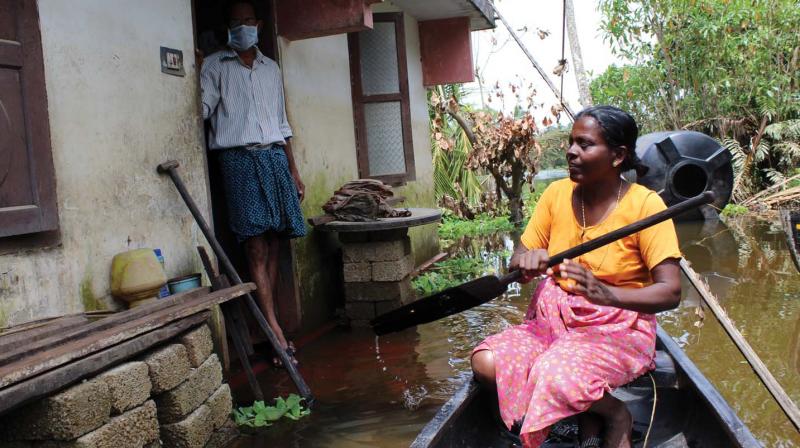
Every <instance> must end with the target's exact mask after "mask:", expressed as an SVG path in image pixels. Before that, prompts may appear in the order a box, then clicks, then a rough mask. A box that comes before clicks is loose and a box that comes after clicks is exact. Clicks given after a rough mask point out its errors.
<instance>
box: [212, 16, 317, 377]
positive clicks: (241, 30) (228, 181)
mask: <svg viewBox="0 0 800 448" xmlns="http://www.w3.org/2000/svg"><path fill="white" fill-rule="evenodd" d="M261 27H262V22H261V20H259V19H258V18H257V17H256V13H255V8H254V7H253V5H252V4H251V3H249V2H245V1H239V2H235V3H233V4H232V5H231V7H230V13H229V19H228V48H226V49H224V50H222V51H219V52H217V53H214V54H212V55H210V56H208V57H207V58H205V60H204V61H203V62H202V70H201V87H202V91H203V118H204V119H208V120H210V124H211V137H210V140H209V148H210V149H211V150H212V151H220V152H221V153H220V154H219V163H220V170H221V171H222V177H223V183H224V187H225V197H226V200H227V202H228V212H229V215H230V222H229V224H230V227H231V230H232V231H233V233H234V234H236V237H237V239H238V240H239V242H240V243H244V248H245V253H246V257H247V262H248V265H249V268H250V276H251V278H252V279H253V281H254V282H255V283H256V286H257V287H258V289H257V291H256V295H257V297H258V301H259V305H260V307H261V310H262V311H263V312H264V315H265V316H266V318H267V322H268V323H269V325H270V327H271V328H272V330H273V331H274V332H275V336H277V338H278V341H279V342H280V344H281V346H282V347H283V349H284V350H286V351H287V353H288V354H289V357H290V358H291V357H293V355H294V347H293V345H292V344H291V343H290V342H288V341H287V340H286V338H285V336H284V335H283V330H281V327H280V325H278V320H277V319H276V317H275V297H276V294H277V277H278V257H279V253H278V251H279V247H280V244H279V243H280V241H279V239H281V238H297V237H301V236H304V235H305V233H306V229H305V223H304V221H303V215H302V212H301V210H300V201H302V199H303V194H304V189H305V187H304V186H303V182H302V181H301V180H300V174H299V173H298V171H297V166H296V164H295V162H294V157H293V155H292V145H291V137H292V129H291V128H290V127H289V122H288V120H287V119H286V107H285V103H284V95H283V81H282V77H281V72H280V69H279V68H278V64H276V63H275V61H273V60H272V59H269V58H268V57H266V56H264V55H263V54H262V53H261V51H259V49H258V47H257V46H256V44H257V43H258V34H259V32H260V31H261ZM273 362H274V363H276V364H278V363H279V362H280V361H279V358H277V357H276V358H273Z"/></svg>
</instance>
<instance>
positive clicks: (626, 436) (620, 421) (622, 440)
mask: <svg viewBox="0 0 800 448" xmlns="http://www.w3.org/2000/svg"><path fill="white" fill-rule="evenodd" d="M620 404H622V403H620ZM632 429H633V417H632V416H631V413H630V412H629V411H628V408H627V407H626V406H625V405H624V404H622V406H620V407H619V410H618V411H617V412H615V413H614V416H613V417H612V418H610V419H606V433H605V444H604V445H603V446H604V447H605V448H631V447H632V446H633V444H632V443H631V430H632Z"/></svg>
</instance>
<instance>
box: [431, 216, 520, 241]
mask: <svg viewBox="0 0 800 448" xmlns="http://www.w3.org/2000/svg"><path fill="white" fill-rule="evenodd" d="M513 229H514V224H512V223H511V221H510V220H509V219H508V217H507V216H489V215H487V214H480V215H478V216H476V217H475V219H471V220H470V219H461V218H458V217H456V216H454V215H445V216H444V218H443V219H442V225H441V226H439V230H438V232H439V238H442V239H445V240H455V239H458V238H461V237H464V236H480V235H491V234H495V233H498V232H508V231H511V230H513Z"/></svg>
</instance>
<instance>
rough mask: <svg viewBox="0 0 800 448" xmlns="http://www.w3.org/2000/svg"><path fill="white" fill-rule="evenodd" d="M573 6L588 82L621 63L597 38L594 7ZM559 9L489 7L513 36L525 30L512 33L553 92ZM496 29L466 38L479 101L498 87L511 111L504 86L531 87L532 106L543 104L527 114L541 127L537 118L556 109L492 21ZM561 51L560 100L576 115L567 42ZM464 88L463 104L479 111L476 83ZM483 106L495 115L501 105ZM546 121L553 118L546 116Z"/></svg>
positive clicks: (579, 0)
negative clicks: (564, 69)
mask: <svg viewBox="0 0 800 448" xmlns="http://www.w3.org/2000/svg"><path fill="white" fill-rule="evenodd" d="M573 3H574V5H575V20H576V22H577V27H578V38H579V40H580V45H581V53H582V54H583V63H584V68H585V70H586V71H587V72H591V75H590V79H591V77H596V76H598V75H599V74H601V73H602V72H603V71H605V69H606V68H607V67H608V66H609V65H611V64H615V63H616V64H617V65H620V64H621V63H622V62H623V61H622V60H621V59H620V58H618V57H616V56H614V55H613V54H612V52H611V47H610V45H609V44H607V43H606V42H604V41H603V38H602V34H601V32H600V20H601V16H600V13H599V12H598V11H597V3H596V2H595V1H592V0H573ZM562 4H563V3H562V2H561V1H557V0H547V1H542V0H539V1H536V0H495V6H496V7H497V9H498V10H499V11H500V12H501V13H502V14H503V16H504V17H505V18H506V20H507V21H508V22H509V24H510V25H511V26H512V27H513V28H514V29H515V30H520V29H521V28H523V27H527V31H521V32H520V31H518V32H517V33H518V34H519V35H520V37H521V39H522V41H523V43H524V44H525V46H526V47H527V48H528V50H529V51H530V52H531V54H532V55H533V57H534V59H536V61H537V62H538V63H539V65H541V66H542V67H543V68H544V69H545V72H546V73H547V74H548V76H549V77H550V79H551V81H552V82H553V84H555V85H556V88H558V87H559V85H560V79H559V78H558V77H557V76H555V75H553V73H552V70H553V68H555V67H556V65H558V60H559V59H561V23H562V22H561V21H562ZM496 24H497V28H496V29H494V30H487V31H480V32H475V33H472V39H473V40H472V51H473V54H474V62H475V65H476V68H477V69H478V70H479V71H480V73H481V74H482V78H483V79H484V83H483V84H484V92H485V94H484V100H485V97H486V94H487V92H486V91H487V90H488V89H491V88H492V87H493V86H494V85H495V83H497V82H499V83H500V85H501V86H502V87H503V88H504V90H505V107H504V109H505V110H506V111H511V110H513V107H514V103H515V100H514V99H513V97H512V96H511V92H510V90H509V89H508V87H507V85H508V84H509V83H510V82H513V83H516V84H521V85H524V86H527V85H528V84H529V83H533V87H534V89H535V90H536V92H537V94H536V96H535V102H536V103H537V105H538V104H539V103H543V107H540V108H538V109H535V110H533V111H532V112H533V114H534V116H535V117H536V119H537V122H538V123H539V124H541V122H542V120H543V118H544V117H545V116H546V115H549V111H550V107H551V106H552V105H553V104H557V103H558V100H557V98H556V97H555V96H554V95H553V93H552V91H551V90H550V88H549V87H547V84H545V82H544V81H543V80H542V79H541V77H540V76H539V73H538V72H537V71H536V70H535V69H534V68H533V65H532V64H531V63H530V61H529V60H528V58H527V57H526V56H525V54H524V53H523V52H522V50H521V49H520V48H519V46H518V45H517V43H516V42H515V41H514V40H513V39H511V37H510V35H509V33H508V31H507V30H506V28H505V26H504V25H503V24H502V22H501V21H500V20H497V22H496ZM539 29H541V30H546V31H549V32H550V35H549V36H547V37H546V38H545V39H543V40H542V39H540V38H539V35H538V33H537V30H539ZM493 39H494V40H496V42H497V45H495V46H493V45H492V40H493ZM504 42H505V44H504ZM493 49H494V50H493ZM565 51H566V59H567V60H568V61H569V71H568V72H567V73H566V75H565V76H564V99H565V102H566V103H567V104H569V105H570V106H571V107H572V109H573V111H575V112H577V111H579V110H580V109H581V106H580V103H579V102H578V87H577V84H576V81H575V71H574V69H573V67H572V54H571V52H570V48H569V41H568V40H567V42H566V47H565ZM464 87H465V88H466V89H467V91H468V92H469V94H468V95H467V97H466V102H468V103H470V104H473V105H476V106H480V105H481V96H480V93H479V88H478V83H477V82H473V83H468V84H464ZM525 96H527V93H525V94H523V102H525V103H527V101H526V100H525V99H524V98H525ZM487 105H488V106H490V107H492V108H494V109H501V104H500V102H499V101H498V100H497V98H496V97H495V98H493V99H492V101H491V102H490V103H488V104H487ZM550 118H551V119H552V118H553V117H552V116H550ZM560 122H561V123H563V124H568V123H569V120H568V119H567V118H566V117H565V116H564V115H563V114H562V117H561V121H560Z"/></svg>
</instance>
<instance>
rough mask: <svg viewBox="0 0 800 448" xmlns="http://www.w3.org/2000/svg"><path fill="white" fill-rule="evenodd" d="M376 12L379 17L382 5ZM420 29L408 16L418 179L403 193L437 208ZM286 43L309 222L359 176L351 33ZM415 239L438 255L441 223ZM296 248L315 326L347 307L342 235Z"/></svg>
mask: <svg viewBox="0 0 800 448" xmlns="http://www.w3.org/2000/svg"><path fill="white" fill-rule="evenodd" d="M376 6H379V5H376ZM381 6H382V5H381ZM374 10H375V12H379V10H378V8H375V9H374ZM381 12H382V11H381ZM417 29H418V28H417V22H416V20H414V19H413V17H410V16H408V15H406V20H405V32H406V45H407V58H408V70H409V80H408V81H409V87H410V100H411V120H412V134H413V142H414V160H415V164H416V177H417V179H416V181H413V182H409V183H408V185H406V186H404V187H400V188H397V189H396V191H397V193H398V194H400V195H403V196H406V198H407V201H406V203H405V204H404V205H406V206H409V207H430V206H433V205H434V198H433V168H432V166H431V150H430V138H429V136H430V131H429V123H428V111H427V105H426V104H427V95H426V91H425V89H424V88H423V86H422V68H421V63H420V52H419V37H418V31H417ZM279 41H280V42H279V51H280V61H281V67H282V70H283V76H284V85H285V89H286V101H287V110H288V114H289V121H290V123H291V125H292V128H293V131H294V139H293V141H292V144H293V148H294V151H295V158H296V160H297V163H298V169H299V170H300V173H301V175H302V176H303V181H304V183H305V184H306V199H305V202H304V203H303V211H304V213H305V214H306V216H307V217H308V216H316V215H320V214H322V209H321V206H322V204H324V203H325V201H327V200H328V198H329V197H330V196H331V193H332V192H333V190H334V189H336V188H337V187H338V186H340V185H341V184H342V183H344V182H346V181H348V180H352V179H356V178H357V176H358V166H357V161H356V142H355V129H354V125H353V105H352V98H351V91H350V66H349V53H348V49H347V36H346V35H337V36H331V37H323V38H316V39H307V40H300V41H294V42H290V41H288V40H286V39H283V38H280V39H279ZM411 234H412V243H413V245H414V252H415V255H416V257H417V259H418V260H420V259H425V258H426V257H430V254H431V253H433V252H435V251H436V248H437V247H438V241H437V239H436V232H435V227H434V226H431V225H429V226H424V227H421V228H416V229H413V230H412V232H411ZM294 247H295V266H296V273H297V278H298V279H299V286H300V294H301V300H302V309H303V326H304V327H305V328H312V327H314V326H317V325H319V324H321V323H322V322H324V321H325V320H327V319H330V317H331V315H332V311H333V309H334V308H335V307H336V306H342V305H343V298H342V293H343V291H341V285H342V279H341V260H340V255H339V250H340V249H339V244H338V241H337V240H336V238H335V236H334V235H329V234H324V233H322V232H316V231H313V230H311V231H310V233H309V236H308V237H306V238H303V239H299V240H296V242H295V243H294Z"/></svg>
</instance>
